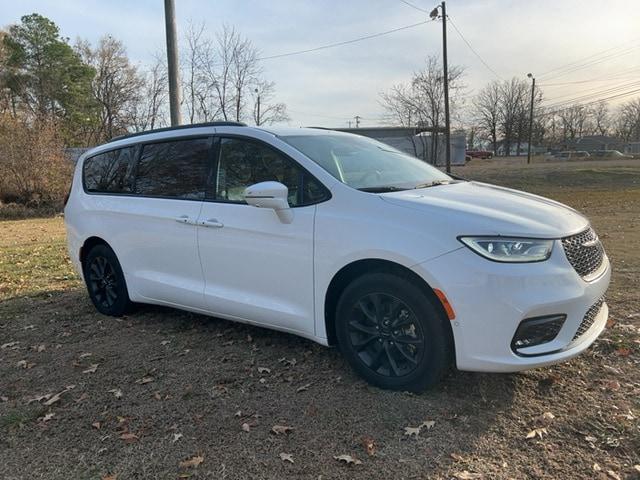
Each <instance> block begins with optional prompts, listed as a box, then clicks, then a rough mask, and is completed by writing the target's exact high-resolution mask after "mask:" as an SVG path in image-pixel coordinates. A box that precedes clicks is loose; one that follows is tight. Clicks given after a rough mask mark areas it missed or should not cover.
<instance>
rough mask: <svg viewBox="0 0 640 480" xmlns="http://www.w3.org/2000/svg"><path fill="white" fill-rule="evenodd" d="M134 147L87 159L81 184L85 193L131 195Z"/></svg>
mask: <svg viewBox="0 0 640 480" xmlns="http://www.w3.org/2000/svg"><path fill="white" fill-rule="evenodd" d="M135 153H136V147H127V148H121V149H118V150H111V151H109V152H105V153H100V154H98V155H94V156H93V157H90V158H87V159H86V160H85V162H84V165H83V182H84V187H85V189H86V191H87V192H98V193H132V191H133V168H134V164H135Z"/></svg>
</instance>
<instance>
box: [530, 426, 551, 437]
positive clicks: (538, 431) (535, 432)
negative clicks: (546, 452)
mask: <svg viewBox="0 0 640 480" xmlns="http://www.w3.org/2000/svg"><path fill="white" fill-rule="evenodd" d="M547 433H548V432H547V429H546V428H534V429H533V430H531V431H530V432H529V433H527V439H531V438H535V437H540V438H542V436H543V435H547Z"/></svg>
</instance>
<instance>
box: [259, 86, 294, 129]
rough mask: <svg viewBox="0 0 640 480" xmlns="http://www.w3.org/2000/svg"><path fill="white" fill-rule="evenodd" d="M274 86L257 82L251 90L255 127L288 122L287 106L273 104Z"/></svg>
mask: <svg viewBox="0 0 640 480" xmlns="http://www.w3.org/2000/svg"><path fill="white" fill-rule="evenodd" d="M274 90H275V84H274V83H273V82H267V81H265V80H258V81H257V82H256V84H255V88H254V90H253V112H252V113H253V115H252V116H253V121H254V123H255V124H256V125H258V126H260V125H272V124H274V123H279V122H287V121H289V115H288V114H287V106H286V105H285V104H284V103H282V102H277V103H274V102H273V97H274Z"/></svg>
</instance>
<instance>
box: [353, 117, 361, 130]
mask: <svg viewBox="0 0 640 480" xmlns="http://www.w3.org/2000/svg"><path fill="white" fill-rule="evenodd" d="M353 118H354V120H355V121H356V128H360V119H361V118H362V117H361V116H360V115H356V116H355V117H353Z"/></svg>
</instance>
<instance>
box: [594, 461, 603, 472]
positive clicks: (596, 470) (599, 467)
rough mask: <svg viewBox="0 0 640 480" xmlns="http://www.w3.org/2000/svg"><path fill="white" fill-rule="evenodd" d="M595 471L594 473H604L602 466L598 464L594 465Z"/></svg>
mask: <svg viewBox="0 0 640 480" xmlns="http://www.w3.org/2000/svg"><path fill="white" fill-rule="evenodd" d="M593 471H594V472H600V471H602V467H601V466H600V465H598V464H597V463H594V464H593Z"/></svg>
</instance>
